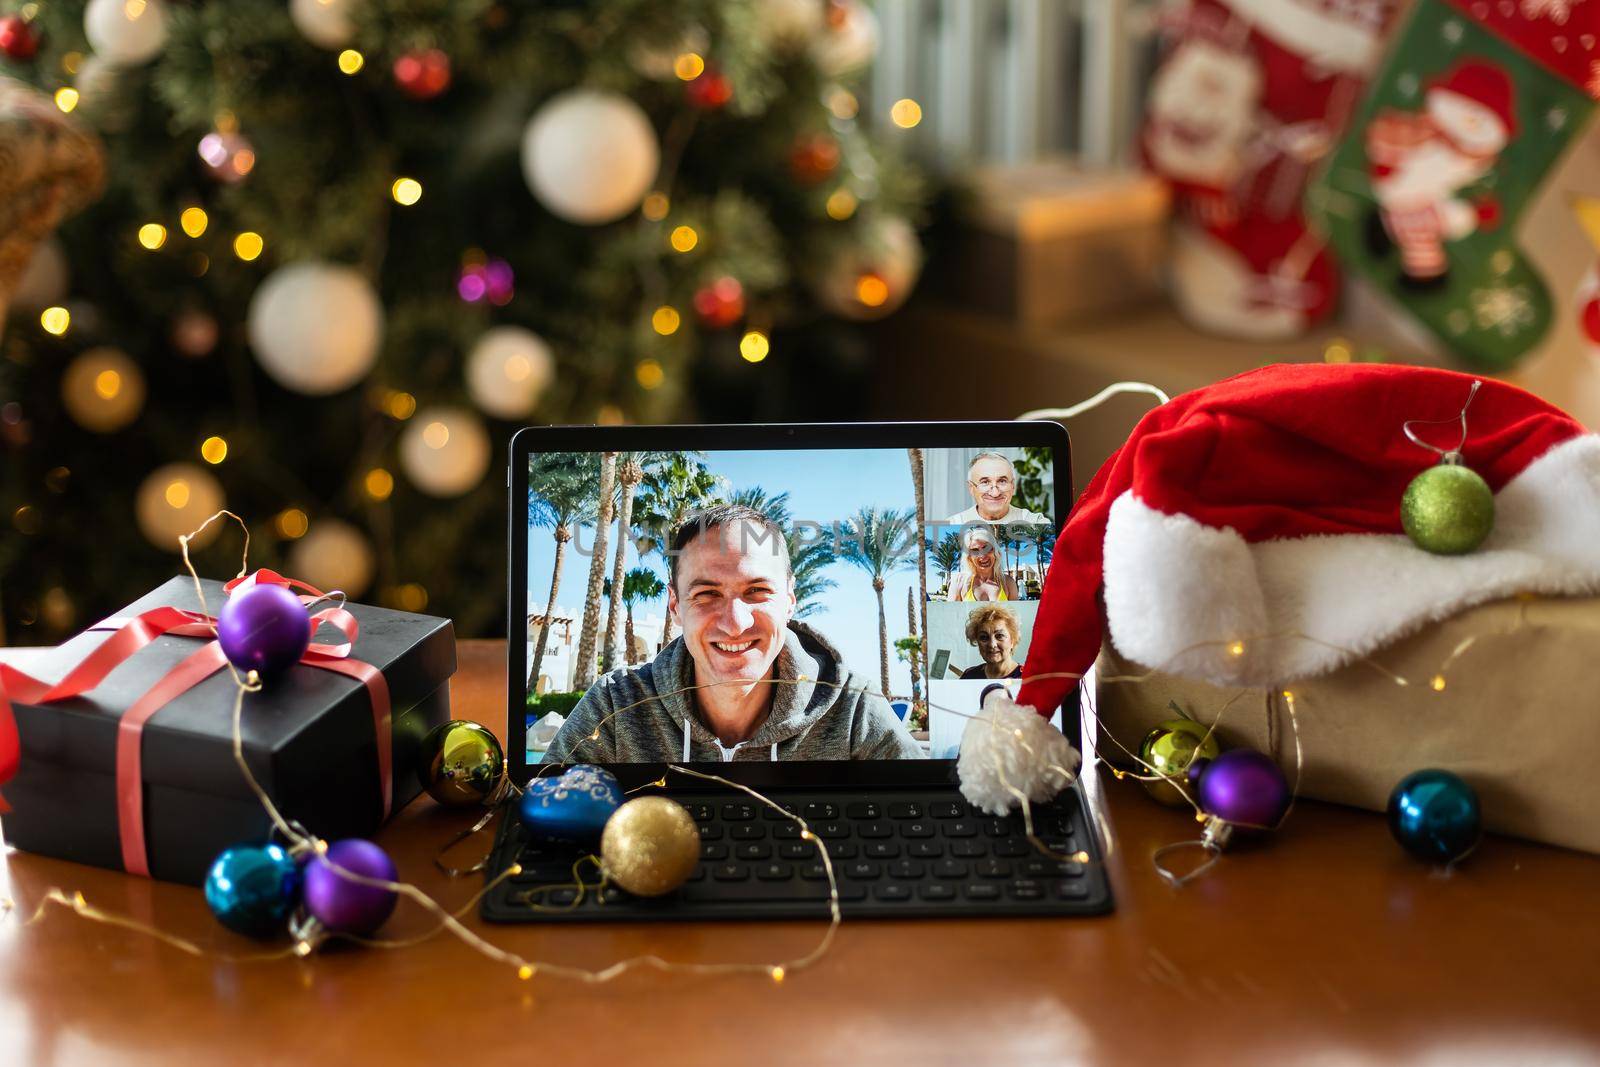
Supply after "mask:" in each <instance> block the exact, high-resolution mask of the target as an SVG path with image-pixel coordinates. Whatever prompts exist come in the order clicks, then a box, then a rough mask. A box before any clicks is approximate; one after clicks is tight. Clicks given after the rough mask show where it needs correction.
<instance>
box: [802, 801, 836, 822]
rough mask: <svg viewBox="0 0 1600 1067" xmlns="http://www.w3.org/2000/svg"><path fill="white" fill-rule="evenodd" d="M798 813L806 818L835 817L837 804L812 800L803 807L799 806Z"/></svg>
mask: <svg viewBox="0 0 1600 1067" xmlns="http://www.w3.org/2000/svg"><path fill="white" fill-rule="evenodd" d="M800 814H801V815H803V816H805V818H806V819H808V820H809V819H837V818H838V817H839V806H838V805H837V804H826V803H823V802H821V801H816V800H814V801H812V802H811V803H809V804H807V805H806V806H805V807H803V808H801V809H800Z"/></svg>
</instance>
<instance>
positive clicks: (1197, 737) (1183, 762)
mask: <svg viewBox="0 0 1600 1067" xmlns="http://www.w3.org/2000/svg"><path fill="white" fill-rule="evenodd" d="M1221 753H1222V746H1220V745H1219V744H1217V738H1216V735H1215V734H1212V733H1211V732H1210V731H1209V730H1208V729H1207V728H1206V726H1205V724H1204V723H1198V722H1195V721H1194V720H1193V719H1168V720H1167V721H1166V722H1164V723H1161V724H1160V725H1158V726H1157V727H1156V728H1155V729H1153V730H1151V731H1150V732H1149V733H1147V734H1145V735H1144V741H1143V742H1142V743H1140V745H1139V758H1140V759H1141V760H1143V761H1144V762H1145V764H1146V768H1145V770H1146V773H1149V771H1150V770H1152V769H1153V770H1154V771H1156V772H1157V773H1159V774H1160V775H1161V776H1162V778H1161V780H1160V781H1145V782H1141V783H1140V784H1141V785H1143V786H1144V791H1145V792H1146V793H1149V794H1150V796H1151V797H1152V798H1153V799H1155V800H1157V801H1160V802H1161V803H1162V804H1165V805H1167V806H1168V807H1172V808H1181V807H1184V806H1185V805H1187V804H1188V803H1189V788H1188V776H1189V764H1191V763H1193V762H1194V760H1195V759H1196V758H1202V759H1216V758H1217V756H1219V755H1220V754H1221Z"/></svg>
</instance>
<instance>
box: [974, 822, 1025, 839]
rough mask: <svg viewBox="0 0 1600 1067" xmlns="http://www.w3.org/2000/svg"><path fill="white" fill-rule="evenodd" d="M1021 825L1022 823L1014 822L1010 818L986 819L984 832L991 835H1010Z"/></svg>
mask: <svg viewBox="0 0 1600 1067" xmlns="http://www.w3.org/2000/svg"><path fill="white" fill-rule="evenodd" d="M1020 827H1021V823H1016V824H1013V823H1012V821H1011V820H1010V819H986V820H985V821H984V824H983V832H984V833H986V834H988V835H989V836H990V837H1010V836H1011V834H1012V833H1013V832H1014V831H1016V830H1018V829H1019V828H1020Z"/></svg>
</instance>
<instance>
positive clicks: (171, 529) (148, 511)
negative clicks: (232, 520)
mask: <svg viewBox="0 0 1600 1067" xmlns="http://www.w3.org/2000/svg"><path fill="white" fill-rule="evenodd" d="M222 506H223V496H222V486H221V484H220V483H218V481H217V480H216V478H214V477H212V475H211V472H210V471H207V470H204V469H203V468H201V467H198V466H196V465H195V464H193V463H169V464H167V465H166V466H164V467H157V468H156V469H155V470H153V471H151V472H150V474H149V475H148V476H146V478H145V480H144V481H143V482H142V483H141V484H140V485H139V492H138V494H137V495H136V496H135V498H134V515H135V517H136V518H137V519H138V522H139V530H140V532H141V533H143V534H144V536H145V538H146V539H147V540H149V542H150V543H151V544H152V545H155V546H156V547H157V548H162V549H165V550H167V551H168V552H171V553H173V554H177V552H178V551H179V548H178V538H179V537H182V536H183V535H184V534H187V533H193V532H194V531H195V530H196V529H198V528H199V526H200V524H201V523H203V522H205V521H206V520H207V519H208V518H210V517H211V516H212V515H214V514H216V513H217V512H218V511H221V510H222ZM222 525H223V524H222V523H220V522H214V523H212V524H211V525H210V526H207V527H206V528H205V531H204V532H203V533H201V534H200V536H198V537H196V538H195V539H194V540H192V541H190V542H189V545H190V547H192V548H204V547H205V546H206V545H207V544H209V543H210V542H211V541H212V540H213V539H215V537H216V536H217V534H218V533H219V532H220V531H221V529H222Z"/></svg>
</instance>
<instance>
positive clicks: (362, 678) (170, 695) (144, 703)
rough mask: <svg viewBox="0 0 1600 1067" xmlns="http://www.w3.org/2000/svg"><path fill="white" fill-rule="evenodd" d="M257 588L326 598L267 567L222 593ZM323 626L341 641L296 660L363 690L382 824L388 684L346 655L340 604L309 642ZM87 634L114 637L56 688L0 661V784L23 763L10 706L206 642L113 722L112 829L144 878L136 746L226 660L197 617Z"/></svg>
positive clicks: (76, 688) (313, 620) (315, 623)
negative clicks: (162, 713)
mask: <svg viewBox="0 0 1600 1067" xmlns="http://www.w3.org/2000/svg"><path fill="white" fill-rule="evenodd" d="M255 585H280V586H284V587H285V588H290V589H298V590H300V591H301V592H300V593H298V594H297V595H298V596H299V597H300V602H301V603H302V604H307V605H309V604H312V603H314V602H316V601H318V600H321V599H323V597H324V595H325V594H323V593H322V592H321V591H320V590H317V589H315V588H313V587H311V586H309V585H307V584H306V583H304V582H300V581H295V580H294V579H291V578H285V577H284V576H283V575H281V574H278V573H277V572H276V571H271V570H267V569H265V568H263V569H261V570H258V571H255V572H254V573H252V574H250V575H247V576H241V577H238V578H235V579H233V581H231V582H229V583H228V584H227V585H226V586H224V587H223V588H224V589H225V590H226V591H227V593H228V595H230V596H232V595H233V594H234V593H236V592H239V591H242V590H245V589H249V588H251V587H253V586H255ZM324 624H327V625H329V626H332V627H333V628H334V629H336V630H338V631H339V633H340V634H342V635H343V637H344V641H343V642H342V643H341V644H337V645H326V644H317V643H312V644H310V645H309V646H307V648H306V651H305V654H304V655H303V656H301V657H300V662H301V663H304V664H306V665H307V666H311V667H320V668H321V669H323V670H326V671H337V672H338V673H340V674H344V675H348V676H349V677H351V678H354V679H355V680H356V681H358V682H360V683H361V684H362V685H363V686H365V687H366V690H367V697H368V700H369V702H370V703H371V705H372V723H373V728H374V730H375V732H376V738H377V744H378V785H379V788H380V789H381V790H382V793H383V815H384V818H388V816H389V810H390V807H391V804H392V802H393V793H392V786H393V768H392V767H391V761H392V758H393V753H392V751H391V747H390V730H391V721H390V705H389V685H388V683H387V682H386V681H385V680H384V677H383V672H382V671H380V670H378V668H376V667H374V666H372V665H371V664H370V663H363V662H362V661H360V660H358V659H355V658H353V657H351V655H350V649H351V647H352V646H353V645H354V644H355V641H356V637H357V636H358V635H359V634H360V631H361V626H360V623H359V622H357V620H356V617H355V616H354V615H352V614H350V612H349V611H347V610H345V608H344V607H343V606H333V607H327V608H323V609H322V610H321V611H318V612H316V613H315V614H313V615H311V616H310V619H309V625H310V627H311V634H312V636H315V635H316V632H317V630H318V629H319V628H320V627H321V626H323V625H324ZM89 629H90V630H96V631H98V630H110V631H112V634H111V636H110V637H109V638H107V639H106V640H105V642H104V643H103V644H101V645H100V646H99V647H98V648H96V649H95V650H94V651H93V652H91V653H90V654H89V656H88V657H87V658H86V659H85V660H84V661H83V662H82V663H80V664H78V665H77V666H76V667H74V668H73V669H72V670H71V671H69V672H68V673H67V676H66V677H65V678H63V679H61V681H59V682H57V683H56V684H55V685H48V684H46V683H44V682H41V681H39V680H38V679H37V678H34V677H32V676H30V675H28V674H25V673H23V672H22V671H19V670H17V669H16V668H15V667H11V666H9V665H7V664H4V663H0V785H4V784H5V783H6V782H7V781H9V780H10V779H11V777H12V776H13V775H15V774H16V773H17V767H18V765H19V764H20V763H21V760H22V746H21V742H20V740H19V738H18V736H17V721H16V717H15V715H14V714H13V712H12V710H11V701H13V700H20V701H21V702H22V703H24V704H51V703H55V702H57V701H62V700H70V699H72V698H73V697H76V696H82V695H83V694H84V693H87V692H88V691H89V690H91V689H93V688H94V687H95V686H97V685H99V684H100V683H101V682H102V681H103V680H104V679H105V677H106V675H108V674H110V673H111V672H112V671H113V670H115V669H116V667H117V666H118V665H119V664H121V663H122V662H123V661H124V660H126V659H127V658H128V657H130V656H132V655H133V654H134V653H135V652H138V651H139V650H140V649H141V648H143V647H144V646H145V645H148V644H149V643H150V642H151V641H154V640H155V639H156V638H158V637H161V636H162V635H170V636H174V637H199V638H204V639H209V640H207V641H206V644H204V645H202V646H201V647H200V648H199V649H197V650H195V651H194V652H193V653H192V654H190V655H189V656H188V657H186V658H185V659H184V660H183V662H181V663H179V664H178V665H177V666H176V667H174V668H173V669H172V670H170V671H168V672H167V674H166V676H165V677H163V678H162V679H161V680H160V681H159V682H157V683H156V684H155V685H154V686H152V687H151V688H150V689H149V690H147V691H146V692H145V693H144V695H143V696H141V697H139V699H138V700H136V701H134V702H133V704H132V706H131V707H129V708H128V710H127V711H126V712H124V713H123V715H122V718H121V719H120V720H118V723H117V823H118V827H119V830H120V837H121V842H122V865H123V868H124V869H125V870H127V872H128V873H129V874H139V875H144V876H146V877H148V876H149V874H150V864H149V857H148V856H147V854H146V848H145V834H144V770H143V763H142V755H141V746H140V737H141V735H142V733H143V730H144V725H145V723H147V722H148V721H149V720H150V717H151V716H152V715H154V714H155V713H156V712H157V711H159V710H160V709H161V708H163V707H165V706H166V705H167V704H168V703H170V702H171V701H173V700H174V699H176V698H177V697H178V696H179V695H181V694H183V693H185V692H187V691H188V690H190V689H192V688H194V686H196V685H198V684H199V683H200V682H202V681H204V680H205V679H206V678H209V677H210V676H211V675H213V674H215V673H216V672H217V671H219V670H221V669H222V667H223V666H224V665H225V664H226V663H227V657H226V656H224V655H223V653H222V646H221V644H219V643H218V642H217V640H216V635H217V620H216V619H214V618H212V617H211V616H210V615H205V614H202V613H201V612H198V611H185V610H183V609H181V608H172V607H161V608H152V609H150V610H149V611H146V612H143V613H142V614H139V615H136V616H134V617H133V618H131V619H120V618H112V619H107V620H105V621H104V622H102V623H99V624H97V625H95V626H91V627H90V628H89ZM9 810H10V808H9V807H8V806H7V805H6V803H5V799H4V798H3V797H0V813H4V812H6V811H9Z"/></svg>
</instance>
